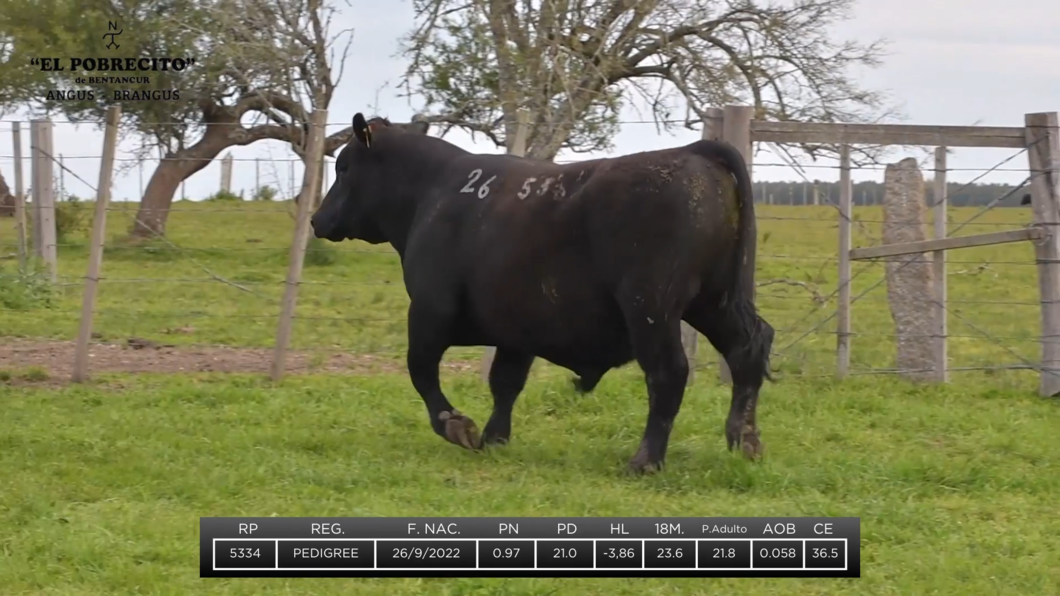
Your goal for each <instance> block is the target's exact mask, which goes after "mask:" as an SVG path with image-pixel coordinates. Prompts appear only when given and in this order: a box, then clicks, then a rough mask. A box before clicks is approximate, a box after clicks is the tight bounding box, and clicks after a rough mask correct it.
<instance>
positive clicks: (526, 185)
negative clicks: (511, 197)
mask: <svg viewBox="0 0 1060 596" xmlns="http://www.w3.org/2000/svg"><path fill="white" fill-rule="evenodd" d="M535 182H537V178H527V179H526V180H524V181H523V189H522V190H520V191H519V194H517V195H515V196H517V197H519V198H520V199H525V198H526V197H528V196H530V193H531V192H533V190H532V189H531V188H530V185H531V184H533V183H535Z"/></svg>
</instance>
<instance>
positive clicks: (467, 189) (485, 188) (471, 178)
mask: <svg viewBox="0 0 1060 596" xmlns="http://www.w3.org/2000/svg"><path fill="white" fill-rule="evenodd" d="M481 177H482V169H481V168H475V169H474V170H471V173H470V174H468V175H467V184H465V185H464V188H461V189H460V192H462V193H471V192H475V183H476V182H478V179H479V178H481ZM496 179H497V177H496V176H493V177H492V178H490V179H489V180H486V181H485V182H483V183H482V186H480V187H479V188H478V193H477V195H478V198H480V199H485V198H486V197H488V196H489V194H490V182H493V181H494V180H496Z"/></svg>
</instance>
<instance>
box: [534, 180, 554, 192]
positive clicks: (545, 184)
mask: <svg viewBox="0 0 1060 596" xmlns="http://www.w3.org/2000/svg"><path fill="white" fill-rule="evenodd" d="M553 180H554V178H552V177H548V178H545V181H544V182H542V183H541V188H539V189H537V196H541V195H543V194H545V193H546V192H548V187H549V186H552V181H553Z"/></svg>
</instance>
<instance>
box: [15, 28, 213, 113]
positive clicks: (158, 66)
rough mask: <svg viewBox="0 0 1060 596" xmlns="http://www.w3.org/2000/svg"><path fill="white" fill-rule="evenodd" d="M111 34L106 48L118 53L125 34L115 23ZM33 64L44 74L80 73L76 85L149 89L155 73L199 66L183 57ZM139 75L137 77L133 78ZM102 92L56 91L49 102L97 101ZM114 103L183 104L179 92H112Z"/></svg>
mask: <svg viewBox="0 0 1060 596" xmlns="http://www.w3.org/2000/svg"><path fill="white" fill-rule="evenodd" d="M107 29H108V31H107V32H106V33H104V34H103V39H104V40H106V41H107V44H106V46H105V47H106V48H107V49H109V50H116V49H118V48H120V47H121V46H120V45H119V44H118V42H117V37H118V36H119V35H121V34H122V32H123V31H124V30H125V29H124V27H119V25H118V23H116V22H114V21H108V22H107ZM30 64H32V65H33V66H39V67H40V69H41V71H43V72H66V71H69V72H71V73H80V74H78V75H77V76H75V77H74V79H73V82H74V84H76V85H149V84H150V83H151V77H150V75H149V74H145V73H152V72H183V71H185V70H187V69H188V68H191V67H192V66H194V65H195V58H191V57H181V58H171V57H140V58H110V57H105V56H97V57H88V56H85V57H72V58H52V57H48V58H31V59H30ZM88 73H130V74H127V75H118V74H91V75H90V74H88ZM133 73H135V74H133ZM98 95H100V91H98V90H95V89H78V90H54V91H48V94H47V98H46V99H48V100H53V101H58V100H82V101H84V100H90V101H92V100H95V99H96V98H97V96H98ZM111 95H112V97H111V98H109V99H113V100H114V101H145V100H179V99H180V90H179V89H112V90H111Z"/></svg>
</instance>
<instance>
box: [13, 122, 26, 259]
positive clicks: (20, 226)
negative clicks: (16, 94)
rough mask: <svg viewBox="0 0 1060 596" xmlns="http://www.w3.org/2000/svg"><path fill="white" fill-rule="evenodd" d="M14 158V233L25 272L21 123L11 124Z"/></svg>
mask: <svg viewBox="0 0 1060 596" xmlns="http://www.w3.org/2000/svg"><path fill="white" fill-rule="evenodd" d="M11 131H12V133H13V137H14V138H13V139H12V141H13V145H14V150H15V153H14V158H15V233H16V235H17V236H18V271H19V273H22V274H25V273H26V272H27V269H26V265H27V260H26V258H27V255H28V252H29V250H28V247H27V246H26V195H25V192H24V189H23V186H22V123H21V122H15V123H13V124H12V128H11Z"/></svg>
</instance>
